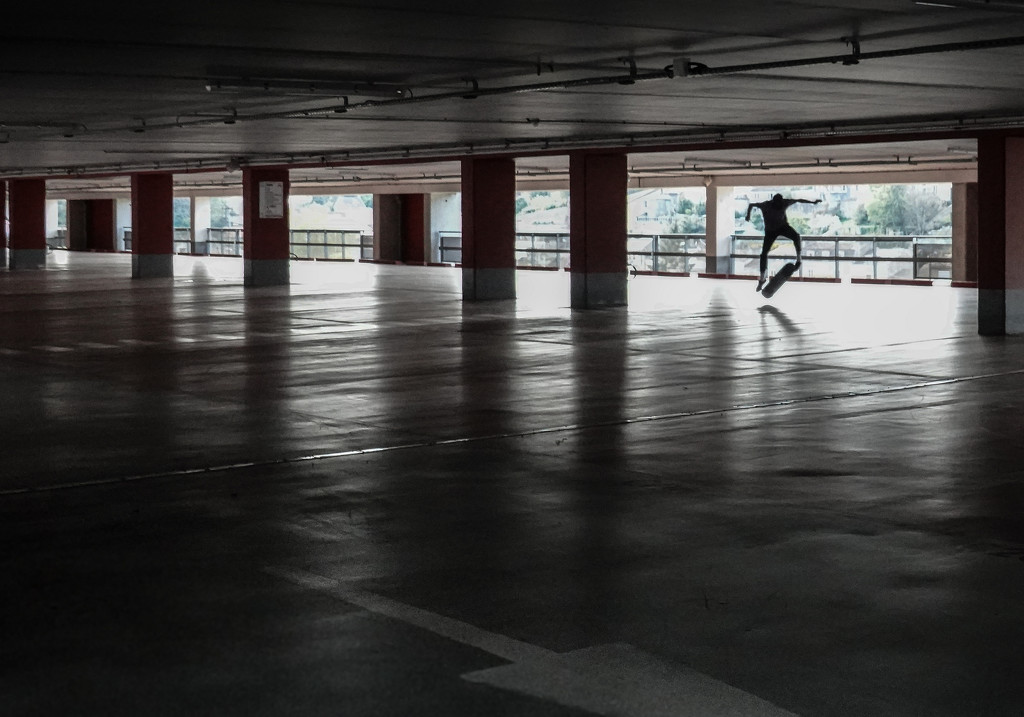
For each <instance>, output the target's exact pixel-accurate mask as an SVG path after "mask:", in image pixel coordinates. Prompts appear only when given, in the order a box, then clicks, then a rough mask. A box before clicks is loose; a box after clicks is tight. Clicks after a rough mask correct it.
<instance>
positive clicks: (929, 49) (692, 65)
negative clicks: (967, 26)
mask: <svg viewBox="0 0 1024 717" xmlns="http://www.w3.org/2000/svg"><path fill="white" fill-rule="evenodd" d="M848 41H849V42H850V43H851V45H852V46H853V51H852V52H849V53H846V54H843V55H827V56H825V57H808V58H804V59H800V60H775V61H772V62H754V63H748V64H745V65H725V66H723V67H708V66H707V65H702V64H701V63H699V62H689V61H687V60H686V59H685V58H683V60H682V61H683V62H686V63H687V64H686V66H685V67H684V68H679V69H681V70H682V72H680V71H679V70H677V68H676V67H675V66H674V65H673V68H672V71H673V74H674V75H675V76H676V77H705V76H712V75H730V74H738V73H742V72H757V71H760V70H781V69H786V68H789V67H809V66H812V65H834V64H837V63H842V64H844V65H856V64H859V63H861V62H864V61H865V60H880V59H884V58H891V57H910V56H913V55H938V54H942V53H946V52H969V51H971V50H997V49H1001V48H1004V47H1018V46H1021V45H1024V37H1020V36H1017V37H1002V38H996V39H992V40H972V41H967V42H947V43H942V44H938V45H921V46H919V47H904V48H900V49H895V50H878V51H876V52H861V50H860V43H859V42H858V41H857V40H856V39H849V40H848Z"/></svg>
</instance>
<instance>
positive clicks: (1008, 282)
mask: <svg viewBox="0 0 1024 717" xmlns="http://www.w3.org/2000/svg"><path fill="white" fill-rule="evenodd" d="M1022 196H1024V138H1018V137H1002V136H998V135H996V136H985V137H981V138H979V139H978V332H979V333H981V334H983V335H1000V334H1024V206H1022V202H1021V201H1020V198H1021V197H1022Z"/></svg>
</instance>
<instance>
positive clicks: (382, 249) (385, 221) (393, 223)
mask: <svg viewBox="0 0 1024 717" xmlns="http://www.w3.org/2000/svg"><path fill="white" fill-rule="evenodd" d="M373 258H374V260H375V261H399V260H400V259H401V258H402V195H400V194H374V195H373Z"/></svg>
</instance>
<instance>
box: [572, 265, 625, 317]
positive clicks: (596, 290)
mask: <svg viewBox="0 0 1024 717" xmlns="http://www.w3.org/2000/svg"><path fill="white" fill-rule="evenodd" d="M627 280H628V277H627V276H626V273H625V272H617V273H614V274H576V273H572V274H570V285H569V291H570V305H571V306H572V308H574V309H596V308H600V307H605V306H625V305H626V304H627V303H628V302H627V297H628V291H627V288H626V282H627Z"/></svg>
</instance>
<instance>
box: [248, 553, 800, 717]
mask: <svg viewBox="0 0 1024 717" xmlns="http://www.w3.org/2000/svg"><path fill="white" fill-rule="evenodd" d="M267 572H268V573H270V574H272V575H276V576H277V577H280V578H282V579H284V580H287V581H288V582H291V583H294V584H296V585H301V586H302V587H305V588H309V589H311V590H316V591H318V592H322V593H326V594H329V595H332V596H334V597H337V598H339V599H341V600H344V601H345V602H347V603H351V604H353V605H356V606H358V607H361V608H363V609H364V610H368V611H370V612H373V613H377V614H378V615H384V616H386V617H389V618H392V619H395V620H399V621H401V622H404V623H407V624H409V625H414V626H416V627H419V628H422V629H424V630H427V631H429V632H432V633H434V634H435V635H440V636H442V637H446V638H448V639H450V640H454V641H455V642H458V643H461V644H463V645H469V646H472V647H476V648H478V649H480V650H483V651H484V652H488V653H490V654H492V655H495V656H497V657H501V658H502V659H505V660H508V661H509V662H511V663H512V664H510V665H504V666H502V667H494V668H490V669H486V670H479V671H477V672H470V673H467V674H465V675H463V679H465V680H468V681H470V682H475V683H480V684H487V685H491V686H494V687H499V688H501V689H506V690H510V691H514V692H519V693H522V694H528V695H531V696H534V697H540V698H543V699H546V700H550V701H552V702H556V703H558V704H562V705H566V706H568V707H576V708H581V709H585V710H588V711H590V712H593V713H595V714H600V715H616V716H618V717H796V716H795V715H794V714H793V713H792V712H788V711H787V710H784V709H782V708H780V707H776V706H775V705H773V704H772V703H770V702H767V701H765V700H763V699H761V698H759V697H756V696H754V695H752V694H750V693H748V692H744V691H743V690H740V689H737V688H735V687H731V686H730V685H727V684H725V683H724V682H720V681H719V680H716V679H714V678H712V677H708V676H707V675H705V674H702V673H700V672H697V671H696V670H691V669H690V668H688V667H684V666H682V665H676V664H669V663H667V662H665V661H663V660H660V659H658V658H656V657H654V656H653V655H649V654H647V653H645V652H643V651H642V650H639V649H637V648H635V647H633V646H632V645H627V644H613V645H598V646H596V647H589V648H586V649H583V650H575V651H573V652H566V653H562V654H559V653H557V652H552V651H551V650H546V649H544V648H542V647H537V646H536V645H531V644H530V643H527V642H522V641H520V640H515V639H512V638H510V637H505V636H504V635H498V634H496V633H493V632H488V631H486V630H481V629H479V628H477V627H474V626H473V625H469V624H467V623H464V622H461V621H459V620H453V619H452V618H449V617H445V616H443V615H438V614H436V613H432V612H429V611H427V610H422V609H420V608H417V607H413V606H412V605H406V604H405V603H401V602H398V601H397V600H392V599H391V598H387V597H384V596H382V595H376V594H374V593H369V592H365V591H363V590H357V589H354V588H352V587H349V586H347V585H345V583H344V582H342V581H340V580H334V579H332V578H327V577H324V576H322V575H316V574H314V573H310V572H308V571H304V570H298V569H294V568H268V569H267Z"/></svg>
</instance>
